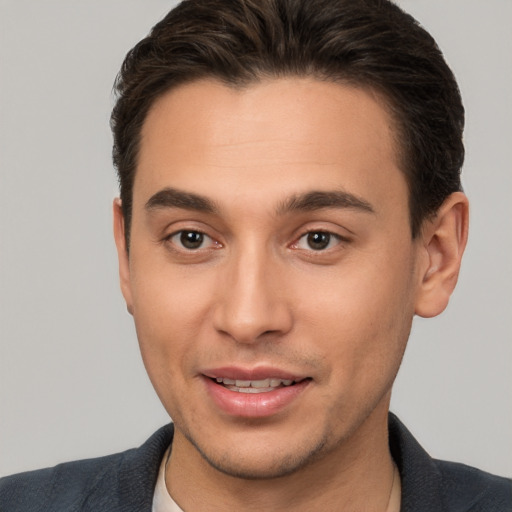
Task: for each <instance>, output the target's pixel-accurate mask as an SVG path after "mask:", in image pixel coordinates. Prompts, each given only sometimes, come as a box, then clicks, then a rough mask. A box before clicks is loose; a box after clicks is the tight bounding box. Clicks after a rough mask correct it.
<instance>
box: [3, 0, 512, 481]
mask: <svg viewBox="0 0 512 512" xmlns="http://www.w3.org/2000/svg"><path fill="white" fill-rule="evenodd" d="M400 3H401V4H402V5H403V6H404V8H405V9H406V10H408V11H409V12H411V13H412V14H413V15H414V16H415V17H417V18H418V19H419V20H420V21H421V22H422V24H423V25H424V26H425V27H426V28H427V29H428V30H429V31H431V33H432V34H433V35H434V37H435V38H436V39H437V41H438V43H439V44H440V46H441V48H442V49H443V50H444V53H445V55H446V58H447V60H448V62H449V63H450V64H451V66H452V68H453V70H454V72H455V74H456V75H457V77H458V79H459V82H460V87H461V91H462V95H463V97H464V100H465V104H466V109H467V129H466V134H465V141H466V146H467V159H466V164H465V167H464V180H463V181H464V186H465V190H466V192H467V194H468V196H469V198H470V200H471V205H472V210H471V233H470V241H469V246H468V249H467V253H466V257H465V261H464V264H463V268H462V273H461V277H460V281H459V286H458V289H457V290H456V293H455V294H454V296H453V299H452V302H451V304H450V306H449V308H448V310H447V311H446V312H445V313H444V314H443V315H441V316H440V317H439V318H436V319H432V320H422V319H416V320H415V324H414V327H413V333H412V336H411V340H410V343H409V347H408V350H407V353H406V357H405V360H404V363H403V366H402V369H401V371H400V374H399V377H398V380H397V382H396V386H395V393H394V397H393V403H392V410H394V411H395V412H396V413H397V414H398V415H399V416H400V417H401V419H402V420H403V421H404V422H405V423H406V425H407V426H408V427H409V429H410V430H411V431H412V432H413V434H414V435H416V437H417V438H418V439H419V440H420V442H421V443H422V444H423V446H424V447H425V448H426V449H427V450H428V451H429V452H430V453H431V454H432V455H433V456H435V457H439V458H444V459H451V460H457V461H462V462H464V463H467V464H470V465H474V466H478V467H481V468H483V469H486V470H489V471H492V472H496V473H500V474H505V475H508V476H511V475H512V434H511V433H512V377H511V373H512V372H511V362H512V343H511V341H512V321H511V317H512V298H511V296H512V257H511V253H512V229H511V224H512V222H511V219H512V201H511V192H512V130H511V119H512V99H511V98H512V95H511V92H510V91H512V65H511V57H510V56H511V55H512V32H511V30H510V20H511V19H512V2H510V0H486V1H485V2H484V1H482V0H402V1H401V2H400ZM172 5H173V2H167V1H164V0H144V1H142V0H87V2H78V1H76V0H75V1H71V0H45V1H39V0H0V38H1V39H0V166H1V167H0V242H1V246H0V343H1V345H0V475H5V474H8V473H12V472H17V471H22V470H28V469H33V468H37V467H41V466H48V465H53V464H56V463H58V462H61V461H65V460H71V459H77V458H84V457H93V456H98V455H104V454H107V453H112V452H115V451H119V450H123V449H126V448H130V447H133V446H136V445H139V444H141V443H142V442H143V441H144V440H145V439H146V438H147V437H148V436H149V435H150V434H151V433H152V432H153V431H154V430H155V429H156V428H157V427H159V426H161V425H162V424H164V423H166V422H168V421H169V418H168V416H167V414H166V413H165V411H164V410H163V407H162V406H161V405H160V403H159V401H158V399H157V397H156V395H155V393H154V392H153V389H152V388H151V385H150V383H149V379H148V378H147V376H146V374H145V371H144V368H143V365H142V362H141V360H140V356H139V352H138V346H137V341H136V336H135V332H134V328H133V324H132V319H131V317H130V316H129V315H128V313H127V312H126V309H125V305H124V302H123V300H122V297H121V294H120V292H119V287H118V282H117V263H116V257H115V250H114V244H113V241H112V235H111V202H112V198H113V197H114V196H115V195H116V193H117V192H116V190H117V189H116V180H115V177H114V172H113V169H112V165H111V161H110V151H111V136H110V131H109V126H108V120H109V115H110V110H111V107H112V97H111V88H112V83H113V80H114V77H115V75H116V73H117V70H118V68H119V66H120V64H121V62H122V59H123V56H124V54H125V53H126V51H127V50H128V49H129V48H131V47H132V46H133V45H134V44H135V43H136V42H137V41H138V40H139V39H140V38H142V37H143V36H144V35H145V34H146V33H147V31H148V30H149V29H150V27H151V26H152V25H153V24H154V23H155V22H156V21H157V20H159V19H160V18H161V17H162V16H163V15H164V14H165V13H166V12H167V10H168V9H169V8H170V7H171V6H172Z"/></svg>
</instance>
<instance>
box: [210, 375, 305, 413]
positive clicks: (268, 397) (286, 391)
mask: <svg viewBox="0 0 512 512" xmlns="http://www.w3.org/2000/svg"><path fill="white" fill-rule="evenodd" d="M203 379H204V380H203V382H204V383H205V384H206V390H207V392H208V393H207V394H208V396H209V397H210V399H211V403H212V405H214V407H216V408H217V410H219V411H222V413H223V414H227V415H228V416H231V417H239V418H241V417H243V418H263V417H271V416H274V415H276V414H278V413H281V412H285V411H290V410H291V409H290V408H291V407H292V406H293V404H298V403H300V402H299V400H300V399H301V397H302V396H303V395H304V393H305V392H306V390H307V388H309V387H310V386H309V384H310V383H311V382H312V381H313V379H312V378H311V377H303V376H297V375H293V374H291V373H288V372H285V371H280V370H276V369H272V368H260V369H257V370H252V371H246V370H242V369H240V368H224V369H216V370H214V371H207V372H205V373H203Z"/></svg>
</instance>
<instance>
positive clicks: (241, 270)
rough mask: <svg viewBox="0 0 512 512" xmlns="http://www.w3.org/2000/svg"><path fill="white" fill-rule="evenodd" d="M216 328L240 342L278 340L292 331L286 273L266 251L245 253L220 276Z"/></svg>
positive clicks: (215, 315)
mask: <svg viewBox="0 0 512 512" xmlns="http://www.w3.org/2000/svg"><path fill="white" fill-rule="evenodd" d="M220 274H221V276H220V282H219V284H218V287H217V297H216V301H215V311H214V316H213V318H214V327H215V329H216V330H217V331H218V332H221V333H223V334H225V335H228V336H229V337H231V338H232V339H234V340H235V341H236V342H238V343H243V344H253V343H257V342H259V341H261V340H263V339H267V340H268V339H273V340H275V339H278V338H279V337H280V336H282V335H283V334H285V333H287V332H289V331H290V330H291V328H292V324H293V317H292V311H291V306H290V304H289V303H288V301H287V299H286V293H285V290H286V287H285V286H284V282H283V281H284V279H283V272H282V269H280V265H279V264H278V262H276V261H275V260H273V258H272V257H270V256H269V255H267V254H265V251H264V250H257V249H255V248H253V249H252V250H246V251H244V254H241V255H240V256H239V257H234V258H232V259H230V261H229V262H226V265H225V268H224V272H221V273H220Z"/></svg>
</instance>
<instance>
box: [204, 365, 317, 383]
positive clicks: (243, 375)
mask: <svg viewBox="0 0 512 512" xmlns="http://www.w3.org/2000/svg"><path fill="white" fill-rule="evenodd" d="M201 373H202V374H203V375H204V376H206V377H209V378H211V379H219V378H224V379H233V380H264V379H269V378H274V379H282V380H293V381H300V380H304V379H305V378H307V377H308V376H306V375H301V374H300V373H295V372H291V371H288V370H283V369H281V368H277V367H272V366H258V367H255V368H243V367H238V366H224V367H221V368H211V369H206V370H203V371H202V372H201Z"/></svg>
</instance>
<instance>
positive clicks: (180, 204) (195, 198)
mask: <svg viewBox="0 0 512 512" xmlns="http://www.w3.org/2000/svg"><path fill="white" fill-rule="evenodd" d="M163 208H182V209H184V210H194V211H198V212H204V213H216V212H217V211H218V208H217V206H216V205H215V203H214V202H213V201H212V200H211V199H208V198H207V197H204V196H200V195H198V194H194V193H192V192H184V191H182V190H178V189H175V188H164V189H162V190H160V191H159V192H157V193H156V194H153V195H152V196H151V197H150V198H149V200H148V201H147V203H146V210H148V211H151V210H160V209H163Z"/></svg>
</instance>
